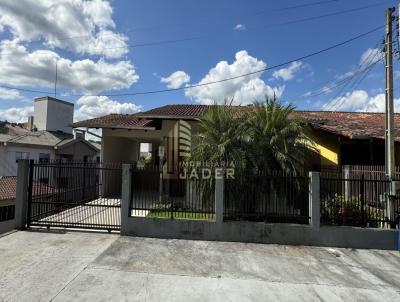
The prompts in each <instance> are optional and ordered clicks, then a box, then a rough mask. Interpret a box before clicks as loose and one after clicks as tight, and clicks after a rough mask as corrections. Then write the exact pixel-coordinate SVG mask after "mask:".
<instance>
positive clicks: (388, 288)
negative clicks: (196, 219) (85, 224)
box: [0, 232, 400, 302]
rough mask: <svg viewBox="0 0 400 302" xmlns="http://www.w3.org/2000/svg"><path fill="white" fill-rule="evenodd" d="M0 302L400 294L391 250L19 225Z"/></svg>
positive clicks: (399, 264) (7, 250) (2, 241)
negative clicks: (54, 230)
mask: <svg viewBox="0 0 400 302" xmlns="http://www.w3.org/2000/svg"><path fill="white" fill-rule="evenodd" d="M0 255H1V257H0V301H1V300H5V301H163V302H165V301H227V300H228V301H380V302H381V301H400V278H398V272H399V271H400V255H399V253H398V252H394V251H376V250H349V249H329V248H315V247H303V246H298V247H293V246H278V245H261V244H244V243H225V242H205V241H185V240H162V239H149V238H134V237H119V236H117V235H108V234H97V233H78V232H70V233H65V234H54V233H39V232H16V233H13V234H11V235H8V236H5V237H3V238H0Z"/></svg>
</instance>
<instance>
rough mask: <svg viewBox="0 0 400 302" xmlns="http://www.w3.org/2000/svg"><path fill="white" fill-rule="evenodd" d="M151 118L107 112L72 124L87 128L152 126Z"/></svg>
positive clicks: (75, 126)
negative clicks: (107, 113) (104, 114)
mask: <svg viewBox="0 0 400 302" xmlns="http://www.w3.org/2000/svg"><path fill="white" fill-rule="evenodd" d="M152 123H153V121H152V120H149V119H141V118H137V117H135V116H134V115H127V114H109V115H106V116H102V117H97V118H93V119H90V120H85V121H81V122H77V123H74V124H73V125H72V126H73V127H74V128H77V127H89V128H128V129H129V128H131V129H134V128H140V127H152Z"/></svg>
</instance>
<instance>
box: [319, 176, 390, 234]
mask: <svg viewBox="0 0 400 302" xmlns="http://www.w3.org/2000/svg"><path fill="white" fill-rule="evenodd" d="M320 193H321V223H322V224H325V225H347V226H361V227H367V226H368V227H384V226H385V224H393V223H395V221H394V220H395V218H394V216H393V213H392V214H390V215H389V212H390V210H389V209H388V207H389V204H390V203H389V197H390V195H391V183H390V181H388V180H385V179H381V178H380V177H379V178H376V179H373V177H372V176H369V177H368V178H366V177H365V176H364V175H363V174H360V175H359V176H358V175H353V176H352V178H344V177H328V176H326V175H325V176H322V177H321V189H320ZM391 217H392V218H391ZM391 220H393V221H391Z"/></svg>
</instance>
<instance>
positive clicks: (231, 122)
mask: <svg viewBox="0 0 400 302" xmlns="http://www.w3.org/2000/svg"><path fill="white" fill-rule="evenodd" d="M244 125H245V124H244V122H243V118H242V117H240V116H235V115H234V112H233V110H232V109H230V107H229V106H226V105H212V106H211V107H210V109H209V110H208V111H207V112H206V113H205V114H204V115H203V116H202V118H201V119H200V121H199V123H198V124H197V126H196V128H195V129H194V135H193V148H192V156H191V160H193V161H200V162H211V163H217V164H221V163H222V164H226V163H234V164H242V163H243V161H244V160H245V154H244V150H243V148H242V145H243V137H244V133H245V131H244V130H245V129H244Z"/></svg>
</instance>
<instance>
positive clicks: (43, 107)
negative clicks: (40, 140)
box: [33, 97, 74, 133]
mask: <svg viewBox="0 0 400 302" xmlns="http://www.w3.org/2000/svg"><path fill="white" fill-rule="evenodd" d="M33 115H34V119H33V124H34V125H35V126H36V128H37V130H39V131H40V130H48V131H62V132H65V133H72V128H71V127H70V126H69V125H71V124H72V122H73V118H74V104H72V103H68V102H65V101H62V100H57V99H54V98H51V97H43V98H37V99H35V104H34V114H33Z"/></svg>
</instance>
